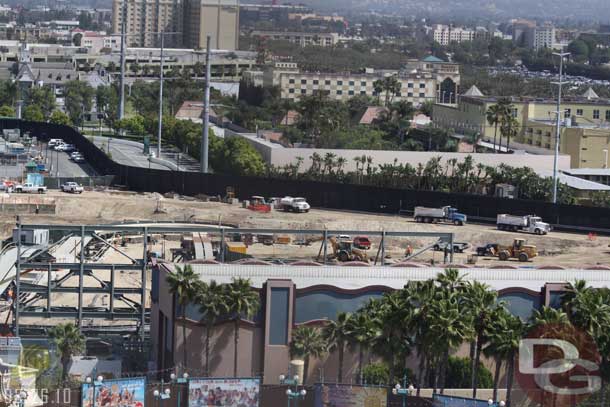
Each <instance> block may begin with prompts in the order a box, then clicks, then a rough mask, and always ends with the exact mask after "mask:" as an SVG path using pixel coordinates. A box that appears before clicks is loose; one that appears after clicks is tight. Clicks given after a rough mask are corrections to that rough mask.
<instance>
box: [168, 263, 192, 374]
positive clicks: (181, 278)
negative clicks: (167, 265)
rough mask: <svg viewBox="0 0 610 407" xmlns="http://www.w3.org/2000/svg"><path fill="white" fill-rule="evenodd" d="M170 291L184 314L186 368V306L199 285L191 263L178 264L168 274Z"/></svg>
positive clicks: (183, 336)
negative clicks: (174, 269) (181, 265)
mask: <svg viewBox="0 0 610 407" xmlns="http://www.w3.org/2000/svg"><path fill="white" fill-rule="evenodd" d="M166 281H167V284H169V292H170V294H172V295H173V296H174V299H175V301H176V302H177V303H178V304H179V305H180V310H181V314H182V342H183V343H182V351H183V363H184V368H185V369H186V368H187V362H186V361H187V340H186V307H187V305H188V304H189V302H190V301H191V300H192V299H193V297H194V296H195V293H196V289H197V286H198V281H200V280H199V276H198V275H197V274H196V273H195V272H194V271H193V268H192V267H191V266H190V265H188V264H187V265H185V266H184V267H182V268H180V266H176V271H174V272H173V273H169V274H168V275H167V279H166Z"/></svg>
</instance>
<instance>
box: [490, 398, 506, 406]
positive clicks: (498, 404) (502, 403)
mask: <svg viewBox="0 0 610 407" xmlns="http://www.w3.org/2000/svg"><path fill="white" fill-rule="evenodd" d="M487 405H488V406H489V407H504V406H505V405H506V403H505V402H504V400H500V402H499V403H496V402H495V401H494V400H493V399H489V400H487Z"/></svg>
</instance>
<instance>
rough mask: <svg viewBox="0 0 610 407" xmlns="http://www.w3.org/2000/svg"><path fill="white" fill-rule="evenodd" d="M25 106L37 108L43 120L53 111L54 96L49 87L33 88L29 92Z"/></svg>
mask: <svg viewBox="0 0 610 407" xmlns="http://www.w3.org/2000/svg"><path fill="white" fill-rule="evenodd" d="M27 105H28V106H31V105H35V106H38V107H39V109H40V111H41V112H42V115H43V117H44V118H48V117H49V115H50V114H51V113H52V112H53V110H55V94H54V93H53V88H51V87H50V86H35V87H33V88H31V89H30V90H29V95H28V98H27Z"/></svg>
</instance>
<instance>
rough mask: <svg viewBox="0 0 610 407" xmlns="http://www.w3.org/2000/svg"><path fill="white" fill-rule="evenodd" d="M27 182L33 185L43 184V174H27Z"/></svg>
mask: <svg viewBox="0 0 610 407" xmlns="http://www.w3.org/2000/svg"><path fill="white" fill-rule="evenodd" d="M27 182H28V183H32V184H34V185H37V186H38V185H44V176H43V175H42V174H33V173H30V174H28V179H27Z"/></svg>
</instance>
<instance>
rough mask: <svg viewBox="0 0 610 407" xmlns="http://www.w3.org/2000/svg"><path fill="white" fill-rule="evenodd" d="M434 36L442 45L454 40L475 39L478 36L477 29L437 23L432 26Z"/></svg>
mask: <svg viewBox="0 0 610 407" xmlns="http://www.w3.org/2000/svg"><path fill="white" fill-rule="evenodd" d="M432 37H433V38H434V41H435V42H438V43H439V44H441V45H449V44H450V43H452V42H458V43H460V42H466V41H473V40H474V39H475V38H476V31H474V30H468V29H465V28H461V27H452V26H448V25H443V24H437V25H435V26H433V28H432Z"/></svg>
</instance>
